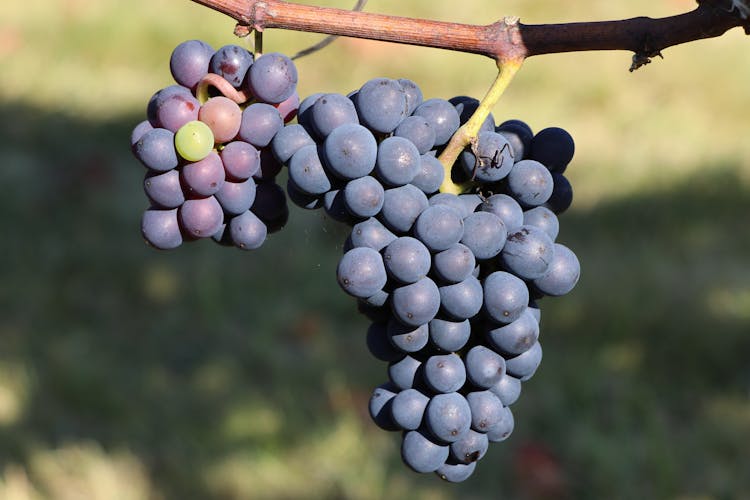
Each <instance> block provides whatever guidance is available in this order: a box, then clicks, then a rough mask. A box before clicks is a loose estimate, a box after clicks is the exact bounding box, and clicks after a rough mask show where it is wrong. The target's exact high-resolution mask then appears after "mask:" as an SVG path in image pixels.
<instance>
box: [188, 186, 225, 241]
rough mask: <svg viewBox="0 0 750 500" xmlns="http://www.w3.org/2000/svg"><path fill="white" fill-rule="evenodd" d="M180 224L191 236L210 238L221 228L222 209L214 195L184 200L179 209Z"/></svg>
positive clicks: (222, 219)
mask: <svg viewBox="0 0 750 500" xmlns="http://www.w3.org/2000/svg"><path fill="white" fill-rule="evenodd" d="M179 217H180V224H181V225H182V228H183V229H184V230H185V232H186V233H187V234H189V235H190V236H191V237H193V238H210V237H211V236H213V235H214V234H216V232H217V231H218V230H219V229H220V228H221V224H222V222H224V211H223V210H222V209H221V205H219V202H218V201H217V200H216V198H215V197H213V196H209V197H208V198H199V199H196V200H186V201H185V203H183V204H182V206H181V207H180V210H179Z"/></svg>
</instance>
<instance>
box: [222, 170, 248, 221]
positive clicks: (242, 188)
mask: <svg viewBox="0 0 750 500" xmlns="http://www.w3.org/2000/svg"><path fill="white" fill-rule="evenodd" d="M216 199H217V200H218V202H219V204H220V205H221V208H223V209H224V213H226V214H230V215H239V214H241V213H244V212H247V211H248V210H250V207H252V206H253V202H254V201H255V180H254V179H246V180H244V181H240V182H230V181H225V182H224V184H222V186H221V189H219V191H218V192H217V193H216Z"/></svg>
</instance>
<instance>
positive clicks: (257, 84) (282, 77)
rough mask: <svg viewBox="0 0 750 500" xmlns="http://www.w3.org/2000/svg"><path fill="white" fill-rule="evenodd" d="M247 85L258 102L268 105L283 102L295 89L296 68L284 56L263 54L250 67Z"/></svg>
mask: <svg viewBox="0 0 750 500" xmlns="http://www.w3.org/2000/svg"><path fill="white" fill-rule="evenodd" d="M247 85H248V89H249V90H250V92H251V93H252V94H253V95H254V96H255V98H256V99H258V100H259V101H262V102H266V103H269V104H278V103H280V102H284V101H285V100H287V99H288V98H289V97H290V96H291V95H292V94H294V91H295V90H296V89H297V68H296V67H295V66H294V63H293V62H292V60H291V59H289V58H288V57H287V56H285V55H284V54H279V53H278V52H271V53H270V54H263V55H262V56H261V57H259V58H258V59H257V60H256V61H255V62H254V63H253V64H252V66H250V69H249V70H248V72H247Z"/></svg>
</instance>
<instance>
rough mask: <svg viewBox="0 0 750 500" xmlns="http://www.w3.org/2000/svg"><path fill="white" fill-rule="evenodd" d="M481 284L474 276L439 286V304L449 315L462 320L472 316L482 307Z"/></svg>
mask: <svg viewBox="0 0 750 500" xmlns="http://www.w3.org/2000/svg"><path fill="white" fill-rule="evenodd" d="M482 298H483V293H482V285H481V283H479V280H478V279H476V278H475V277H474V276H469V277H468V278H466V279H465V280H463V281H461V282H460V283H455V284H451V285H445V286H441V287H440V304H441V307H442V310H443V312H444V313H445V314H446V315H448V316H449V317H451V318H453V319H456V320H462V319H468V318H472V317H474V316H475V315H476V314H477V313H479V311H480V310H481V309H482Z"/></svg>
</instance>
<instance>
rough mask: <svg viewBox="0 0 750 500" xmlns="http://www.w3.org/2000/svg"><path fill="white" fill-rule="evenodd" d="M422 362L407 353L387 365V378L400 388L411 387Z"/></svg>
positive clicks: (416, 378)
mask: <svg viewBox="0 0 750 500" xmlns="http://www.w3.org/2000/svg"><path fill="white" fill-rule="evenodd" d="M421 366H422V362H421V361H419V360H418V359H416V358H413V357H411V356H409V355H408V354H407V355H406V356H404V357H403V358H401V359H399V360H397V361H393V362H391V363H390V364H389V365H388V378H389V379H390V381H391V382H392V383H393V384H394V385H396V387H398V388H399V389H401V390H406V389H411V388H412V387H414V385H415V382H416V381H417V380H418V375H417V373H418V372H419V368H420V367H421Z"/></svg>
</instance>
